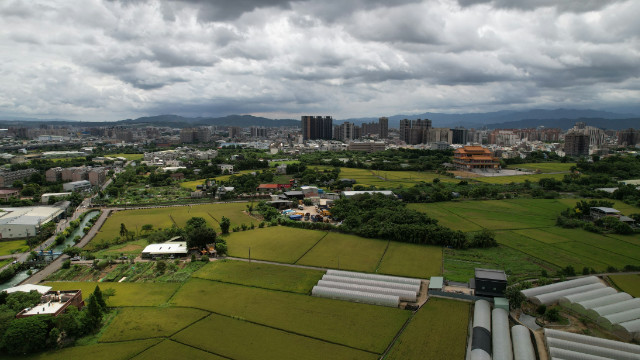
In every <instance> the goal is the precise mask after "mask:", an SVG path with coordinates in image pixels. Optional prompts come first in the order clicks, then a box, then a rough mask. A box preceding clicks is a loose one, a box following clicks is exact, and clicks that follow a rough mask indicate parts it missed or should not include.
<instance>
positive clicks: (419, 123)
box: [400, 119, 431, 145]
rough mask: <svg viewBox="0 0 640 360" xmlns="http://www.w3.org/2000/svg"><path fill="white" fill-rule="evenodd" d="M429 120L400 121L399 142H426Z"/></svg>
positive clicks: (429, 126) (429, 127)
mask: <svg viewBox="0 0 640 360" xmlns="http://www.w3.org/2000/svg"><path fill="white" fill-rule="evenodd" d="M429 129H431V120H429V119H424V120H422V119H418V120H408V119H404V120H400V140H402V141H404V142H405V143H407V144H411V145H413V144H422V143H425V142H427V141H428V138H429Z"/></svg>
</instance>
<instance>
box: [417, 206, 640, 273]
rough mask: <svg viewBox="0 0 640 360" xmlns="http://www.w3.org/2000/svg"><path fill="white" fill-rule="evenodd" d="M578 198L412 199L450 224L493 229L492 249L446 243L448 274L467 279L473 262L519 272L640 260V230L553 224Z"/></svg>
mask: <svg viewBox="0 0 640 360" xmlns="http://www.w3.org/2000/svg"><path fill="white" fill-rule="evenodd" d="M579 200H580V199H555V200H545V199H513V200H495V201H494V200H489V201H461V202H446V203H433V204H410V205H409V206H410V207H411V208H414V209H416V210H419V211H423V212H425V213H427V214H428V215H429V216H431V217H433V218H436V219H438V220H439V222H440V223H441V224H442V225H444V226H447V227H450V228H452V229H455V230H461V231H465V232H472V231H477V230H480V229H482V228H486V229H489V230H493V231H495V233H496V239H497V240H498V243H499V244H500V246H499V247H498V248H494V249H470V250H453V249H446V250H445V256H444V269H445V271H444V275H445V277H447V278H449V279H451V280H458V281H467V280H468V279H469V278H470V277H471V276H472V275H473V268H475V267H498V268H504V269H505V270H506V271H507V272H508V273H511V274H512V275H517V276H518V277H524V278H526V277H534V276H538V275H539V274H540V271H542V270H547V271H548V272H553V271H556V270H558V269H561V268H564V267H566V266H569V265H570V266H573V267H574V268H575V269H576V271H578V272H581V271H582V269H583V268H584V267H588V268H594V269H595V270H596V271H598V272H604V271H606V270H607V268H608V267H610V266H612V267H615V268H618V269H620V268H623V267H624V266H625V265H640V235H638V234H635V235H615V234H596V233H591V232H587V231H585V230H582V229H563V228H560V227H557V226H555V221H556V218H557V216H558V215H559V213H560V212H561V211H562V210H564V209H566V208H567V207H570V206H574V205H575V203H576V202H577V201H579ZM614 207H615V208H617V209H619V210H620V211H622V213H624V214H626V215H628V214H631V213H635V212H640V209H638V208H633V207H631V206H629V205H627V204H624V203H621V202H616V203H615V204H614Z"/></svg>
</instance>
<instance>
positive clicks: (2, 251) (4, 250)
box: [0, 240, 29, 255]
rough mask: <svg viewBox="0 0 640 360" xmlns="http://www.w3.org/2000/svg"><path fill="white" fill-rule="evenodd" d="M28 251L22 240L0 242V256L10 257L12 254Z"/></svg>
mask: <svg viewBox="0 0 640 360" xmlns="http://www.w3.org/2000/svg"><path fill="white" fill-rule="evenodd" d="M28 250H29V246H27V243H26V242H25V241H24V240H9V241H0V255H11V254H13V253H23V252H25V251H28Z"/></svg>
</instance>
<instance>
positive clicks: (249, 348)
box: [173, 314, 377, 360]
mask: <svg viewBox="0 0 640 360" xmlns="http://www.w3.org/2000/svg"><path fill="white" fill-rule="evenodd" d="M220 329H224V331H220ZM212 334H215V340H214V341H212V339H211V336H212ZM173 339H175V340H176V341H179V342H181V343H184V344H188V345H190V346H194V347H197V348H201V349H203V350H206V351H209V352H211V353H215V354H219V355H222V356H225V357H227V358H231V359H246V360H264V359H277V360H280V359H310V360H314V359H318V360H323V359H327V358H328V357H330V358H332V359H355V360H359V359H363V360H367V359H371V360H374V359H376V358H377V355H376V354H372V353H370V352H365V351H361V350H356V349H352V348H348V347H345V346H340V345H337V344H330V343H327V342H324V341H321V340H318V339H313V338H309V337H305V336H300V335H296V334H293V333H289V332H286V331H282V330H277V329H274V328H271V327H266V326H262V325H258V324H253V323H249V322H246V321H242V320H238V319H232V318H228V317H224V316H220V315H215V314H213V315H211V316H209V317H207V318H206V319H204V320H201V321H199V322H198V323H196V324H194V325H192V326H190V327H188V328H187V329H185V330H183V331H181V332H180V333H178V334H176V335H175V336H174V337H173Z"/></svg>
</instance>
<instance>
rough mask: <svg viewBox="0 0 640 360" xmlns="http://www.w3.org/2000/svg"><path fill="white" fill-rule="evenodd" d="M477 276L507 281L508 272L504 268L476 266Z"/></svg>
mask: <svg viewBox="0 0 640 360" xmlns="http://www.w3.org/2000/svg"><path fill="white" fill-rule="evenodd" d="M475 275H476V278H479V279H489V280H502V281H507V274H505V273H504V271H502V270H495V269H481V268H476V271H475Z"/></svg>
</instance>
